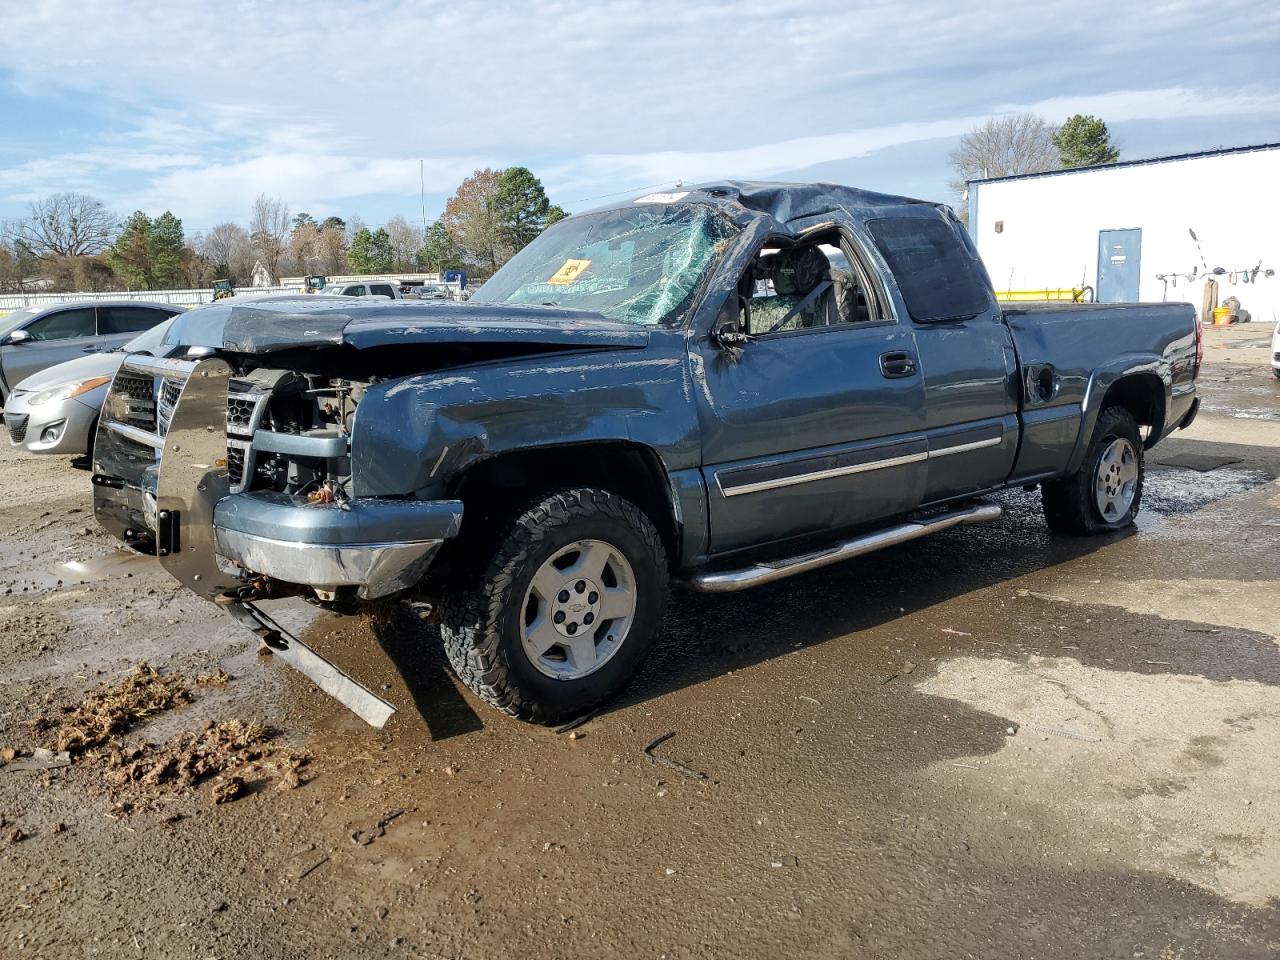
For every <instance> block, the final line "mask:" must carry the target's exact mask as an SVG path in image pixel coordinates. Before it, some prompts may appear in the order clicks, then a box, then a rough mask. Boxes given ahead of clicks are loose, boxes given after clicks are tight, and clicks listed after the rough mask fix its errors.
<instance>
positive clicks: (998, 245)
mask: <svg viewBox="0 0 1280 960" xmlns="http://www.w3.org/2000/svg"><path fill="white" fill-rule="evenodd" d="M969 231H970V233H971V234H972V235H973V238H974V240H975V242H976V243H977V245H978V250H979V252H980V253H981V254H982V258H983V260H984V261H985V262H986V264H987V269H988V270H989V271H990V273H991V280H992V283H993V284H994V285H995V287H996V290H997V292H1000V293H1001V294H1002V296H1003V297H1004V298H1006V299H1027V298H1030V297H1033V296H1035V297H1036V298H1037V299H1039V298H1043V295H1044V294H1043V292H1044V291H1055V290H1062V289H1069V288H1083V287H1088V288H1091V289H1092V290H1093V292H1094V294H1095V296H1096V299H1097V300H1099V301H1103V302H1117V301H1130V300H1145V301H1161V300H1176V301H1187V302H1190V303H1194V304H1195V305H1196V306H1197V307H1198V308H1199V307H1201V306H1202V305H1203V303H1204V296H1205V281H1206V279H1207V278H1209V277H1212V278H1213V279H1214V280H1215V281H1216V282H1217V302H1218V303H1219V304H1221V303H1222V302H1223V301H1224V300H1226V299H1227V298H1228V297H1230V296H1235V297H1236V298H1238V299H1239V301H1240V306H1241V307H1242V308H1243V309H1244V310H1247V311H1249V312H1250V313H1251V314H1252V317H1253V320H1254V321H1255V322H1263V321H1272V322H1274V321H1275V320H1277V319H1280V144H1277V143H1270V144H1263V145H1260V146H1252V147H1236V148H1231V149H1221V150H1211V151H1206V152H1204V153H1190V154H1184V155H1182V156H1175V157H1158V158H1154V159H1150V160H1131V161H1125V162H1121V163H1116V164H1111V165H1109V166H1101V167H1085V168H1083V169H1078V170H1055V171H1052V172H1049V173H1036V174H1027V175H1024V176H1013V177H1000V178H997V179H991V180H975V181H972V182H971V183H970V184H969ZM1193 232H1194V237H1193V235H1192V234H1193ZM1218 270H1221V272H1220V273H1219V272H1217V271H1218ZM1037 291H1039V292H1040V295H1039V296H1037V294H1036V292H1037ZM1010 292H1012V294H1011V293H1010ZM1050 296H1051V295H1050Z"/></svg>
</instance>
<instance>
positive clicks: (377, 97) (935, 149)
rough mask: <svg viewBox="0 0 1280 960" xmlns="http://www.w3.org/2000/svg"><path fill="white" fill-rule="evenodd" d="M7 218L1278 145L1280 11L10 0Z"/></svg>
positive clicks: (1, 185)
mask: <svg viewBox="0 0 1280 960" xmlns="http://www.w3.org/2000/svg"><path fill="white" fill-rule="evenodd" d="M0 22H2V23H3V29H0V219H3V218H6V217H14V216H20V215H21V214H22V213H23V211H24V210H25V207H26V204H27V202H28V201H29V200H30V199H32V198H34V197H38V196H42V195H45V194H48V193H51V192H55V191H61V190H77V191H82V192H86V193H90V194H93V195H94V196H97V197H100V198H101V199H102V200H104V201H105V202H106V203H107V204H108V205H109V206H110V207H111V208H112V209H114V210H117V211H119V212H121V213H128V212H129V211H132V210H134V209H142V210H144V211H146V212H148V213H151V214H153V215H154V214H158V213H160V212H162V211H163V210H165V209H171V210H173V211H174V212H175V213H176V214H178V216H180V217H182V218H183V220H184V222H185V224H186V226H187V229H188V231H193V230H196V229H201V228H206V227H208V226H210V225H212V224H214V223H217V222H219V221H222V220H227V219H230V220H237V221H240V222H244V221H246V220H247V219H248V214H249V206H250V204H251V202H252V200H253V198H254V197H255V196H256V195H257V194H259V193H263V192H265V193H268V194H273V195H277V196H280V197H283V198H284V199H285V200H286V201H287V202H288V203H289V205H290V207H291V208H292V209H293V210H294V211H298V210H306V211H309V212H311V213H312V214H314V215H319V216H326V215H329V214H337V215H339V216H342V217H350V216H351V215H353V214H358V215H359V216H360V217H362V218H363V219H364V220H365V221H366V222H368V223H371V224H377V223H381V222H383V221H385V220H386V219H387V218H388V217H390V216H392V215H394V214H396V213H403V214H406V215H408V216H410V217H418V216H420V215H421V212H420V204H419V198H418V187H419V162H420V161H422V162H423V163H424V168H425V175H426V176H425V179H426V193H427V196H426V207H427V216H428V218H434V217H435V216H436V215H437V213H438V212H439V210H440V208H441V207H442V205H443V202H444V199H445V198H446V197H447V195H448V194H450V193H451V192H452V191H453V189H454V188H455V187H456V186H457V184H458V182H459V181H460V180H461V179H462V178H463V177H464V176H466V175H467V174H469V173H471V171H473V170H474V169H476V168H478V167H483V166H504V165H508V164H517V163H518V164H523V165H525V166H528V167H530V168H531V169H532V170H533V171H534V172H535V173H537V174H538V175H539V176H540V177H541V178H542V179H543V181H544V183H545V184H546V186H547V188H548V191H549V193H550V194H551V197H552V199H553V200H554V201H556V202H558V203H560V204H561V205H563V206H564V207H566V208H567V209H569V210H571V211H573V210H582V209H586V208H587V207H590V206H594V205H597V204H598V203H599V202H600V199H599V198H601V197H604V196H607V195H612V194H620V193H627V192H633V191H638V190H643V189H649V188H654V187H658V186H665V185H668V184H671V183H673V182H674V181H676V180H677V179H682V180H684V181H686V182H694V181H697V180H701V179H710V178H717V179H719V178H725V177H758V178H768V179H825V180H833V181H839V182H845V183H851V184H855V185H858V186H865V187H869V188H872V189H878V190H885V191H888V192H893V193H905V194H910V195H915V196H924V197H929V198H937V199H948V192H947V188H946V181H947V179H948V176H949V170H948V165H947V154H948V152H949V151H950V149H951V148H952V146H953V145H954V143H955V139H956V137H958V136H959V135H960V134H961V133H963V132H964V131H965V130H966V129H967V128H969V127H970V126H972V125H973V124H975V123H977V122H980V121H981V120H982V119H983V118H986V117H989V116H992V115H995V114H999V113H1002V112H1008V111H1014V110H1033V111H1036V112H1039V113H1042V114H1044V115H1045V116H1046V117H1048V118H1050V119H1053V120H1061V119H1063V118H1065V117H1066V116H1068V115H1069V114H1071V113H1075V112H1085V113H1093V114H1096V115H1099V116H1102V117H1103V118H1104V119H1105V120H1106V121H1107V122H1108V124H1109V125H1110V126H1111V129H1112V132H1113V134H1114V135H1115V138H1116V139H1117V140H1118V141H1119V145H1120V147H1121V149H1122V153H1123V155H1124V156H1125V157H1126V158H1134V157H1142V156H1158V155H1162V154H1168V153H1180V152H1185V151H1191V150H1199V149H1206V148H1212V147H1216V146H1220V145H1226V146H1230V145H1240V144H1250V143H1263V142H1271V141H1280V68H1278V67H1277V64H1278V63H1280V6H1278V7H1272V6H1271V5H1270V4H1268V3H1258V2H1256V0H1255V2H1251V3H1243V2H1235V0H1216V2H1213V3H1208V2H1171V3H1157V2H1148V3H1129V2H1125V0H1109V2H1092V0H1072V2H1057V0H1040V2H1037V3H1034V4H1017V3H1008V2H999V0H988V2H984V3H964V2H957V0H915V2H912V0H893V2H859V0H846V2H844V3H837V4H829V3H828V4H815V3H812V2H792V0H773V2H756V0H744V2H732V3H731V2H706V3H700V2H690V0H627V2H613V0H596V2H593V3H582V2H546V0H530V2H526V3H506V2H502V0H484V2H473V0H448V2H434V0H416V2H409V0H361V2H354V0H348V2H341V3H337V2H324V0H312V2H309V3H283V2H279V3H276V2H267V0H243V2H235V0H219V2H216V3H208V2H199V3H197V2H185V0H167V2H164V3H157V2H155V0H147V2H133V0H93V2H90V3H86V2H83V0H0Z"/></svg>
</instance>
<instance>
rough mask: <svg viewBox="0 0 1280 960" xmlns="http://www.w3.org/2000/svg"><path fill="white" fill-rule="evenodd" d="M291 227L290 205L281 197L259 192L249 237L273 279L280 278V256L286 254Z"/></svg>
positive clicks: (254, 203)
mask: <svg viewBox="0 0 1280 960" xmlns="http://www.w3.org/2000/svg"><path fill="white" fill-rule="evenodd" d="M289 227H290V223H289V205H288V204H286V203H285V202H284V201H283V200H281V199H280V198H279V197H268V196H267V195H266V194H265V193H262V194H259V195H258V199H257V200H255V201H253V213H252V215H251V216H250V217H249V237H250V239H251V240H252V241H253V252H254V253H256V254H257V255H258V259H259V260H261V261H262V265H263V266H264V267H266V268H267V273H269V274H271V279H272V281H276V280H279V279H280V258H281V257H282V256H284V252H285V246H286V241H287V240H288V238H289Z"/></svg>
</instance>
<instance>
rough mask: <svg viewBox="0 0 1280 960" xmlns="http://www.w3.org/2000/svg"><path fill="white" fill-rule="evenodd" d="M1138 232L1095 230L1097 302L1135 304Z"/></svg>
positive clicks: (1139, 264) (1139, 263)
mask: <svg viewBox="0 0 1280 960" xmlns="http://www.w3.org/2000/svg"><path fill="white" fill-rule="evenodd" d="M1141 268H1142V231H1141V230H1140V229H1139V230H1099V231H1098V302H1099V303H1135V302H1136V301H1137V299H1138V284H1139V281H1140V280H1141V279H1142V273H1141Z"/></svg>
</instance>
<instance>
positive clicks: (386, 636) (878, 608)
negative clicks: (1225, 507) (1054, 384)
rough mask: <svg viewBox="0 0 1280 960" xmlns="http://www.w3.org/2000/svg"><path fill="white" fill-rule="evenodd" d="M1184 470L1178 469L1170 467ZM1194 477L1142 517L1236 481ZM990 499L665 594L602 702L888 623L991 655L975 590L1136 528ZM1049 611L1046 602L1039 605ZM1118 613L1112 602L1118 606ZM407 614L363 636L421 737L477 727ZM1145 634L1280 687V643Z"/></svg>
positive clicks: (1225, 490) (625, 702)
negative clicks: (653, 629) (1070, 524)
mask: <svg viewBox="0 0 1280 960" xmlns="http://www.w3.org/2000/svg"><path fill="white" fill-rule="evenodd" d="M1184 472H1185V473H1190V471H1177V473H1178V474H1182V473H1184ZM1164 474H1165V471H1163V470H1160V471H1153V473H1152V477H1153V478H1154V479H1153V481H1152V488H1153V489H1152V492H1153V497H1152V499H1153V501H1157V502H1158V501H1159V500H1160V497H1158V496H1156V494H1157V493H1159V492H1160V488H1161V486H1162V485H1163V486H1164V487H1166V488H1169V487H1172V486H1177V485H1178V484H1183V485H1185V484H1186V483H1187V482H1188V481H1187V478H1185V477H1181V476H1174V475H1173V474H1172V473H1170V475H1169V476H1164ZM1266 480H1267V477H1266V476H1265V474H1262V473H1256V480H1255V481H1254V482H1253V484H1252V485H1255V486H1256V485H1260V484H1262V483H1265V482H1266ZM1204 486H1205V489H1206V490H1209V491H1211V492H1210V493H1209V494H1208V495H1207V498H1206V496H1204V495H1198V496H1197V497H1196V499H1195V502H1193V503H1189V502H1187V501H1186V500H1185V498H1183V497H1181V496H1175V497H1173V498H1170V497H1168V496H1163V502H1164V503H1165V504H1167V505H1166V506H1161V507H1157V508H1156V509H1155V510H1153V511H1151V513H1152V515H1153V516H1154V517H1155V518H1156V520H1157V521H1158V520H1159V518H1160V517H1163V516H1171V515H1173V514H1177V513H1184V512H1187V510H1188V509H1195V508H1199V507H1201V506H1204V505H1206V504H1207V503H1208V502H1211V501H1212V500H1213V499H1219V498H1220V497H1221V496H1227V495H1230V494H1233V493H1238V492H1239V487H1236V486H1226V487H1223V486H1222V485H1220V484H1219V485H1216V486H1215V485H1214V484H1206V485H1204ZM1219 488H1221V489H1219ZM1166 493H1167V490H1166ZM996 500H997V501H998V502H999V503H1001V505H1002V506H1003V507H1004V509H1005V515H1004V516H1003V517H1002V518H1001V519H1000V520H999V521H997V522H996V523H994V524H991V525H989V526H978V527H965V528H959V529H955V530H950V531H946V532H944V533H941V534H938V535H936V536H934V537H929V538H925V539H923V540H918V541H914V542H912V543H908V544H903V545H901V546H898V547H894V548H890V549H887V550H883V551H880V552H877V553H874V554H870V555H867V556H864V557H859V558H856V559H853V560H849V561H846V562H845V563H841V564H837V565H835V566H832V567H828V568H826V569H823V570H818V571H814V572H811V573H808V574H804V575H801V576H797V577H795V578H793V579H789V580H785V581H781V582H779V583H776V584H771V585H768V586H764V587H758V588H755V589H753V590H748V591H744V592H742V593H740V594H735V595H718V596H717V595H706V594H695V593H688V592H683V591H676V592H675V593H674V594H673V597H672V604H671V609H670V612H669V614H668V617H667V621H666V624H665V626H664V629H663V632H662V635H661V636H659V637H658V638H657V640H656V641H655V646H654V649H653V651H651V653H650V656H649V658H648V660H647V661H646V665H645V667H644V668H643V669H642V671H641V673H640V674H639V676H638V677H637V678H636V679H635V680H634V681H633V682H632V683H631V684H630V685H629V686H628V687H627V688H626V689H625V690H624V691H623V692H622V693H621V694H620V695H619V696H618V697H617V698H615V699H614V700H613V701H612V702H610V703H609V704H608V705H606V706H605V707H604V709H603V712H610V711H613V710H616V709H619V708H622V707H626V706H630V705H634V704H637V703H642V702H644V701H647V700H650V699H653V698H656V697H660V696H662V695H664V694H666V693H669V692H672V691H674V690H678V689H681V688H685V687H689V686H693V685H695V684H698V683H701V682H703V681H706V680H709V679H712V678H715V677H718V676H721V675H724V674H725V673H727V672H728V671H734V670H740V669H744V668H746V667H750V666H754V665H756V664H759V663H762V662H765V661H768V660H771V659H774V658H777V657H780V656H784V655H786V654H789V653H792V652H794V651H797V650H803V649H805V648H812V647H816V646H819V645H822V644H825V643H828V642H829V641H832V640H836V639H838V638H841V637H847V636H850V635H853V634H859V633H863V632H866V631H870V630H874V629H876V628H879V627H883V626H885V625H887V624H891V623H893V624H895V633H897V634H899V636H896V637H894V638H893V639H894V640H896V641H901V645H904V646H909V647H910V648H911V649H912V651H913V653H912V654H911V655H912V656H913V657H917V658H919V657H923V658H925V659H928V658H929V657H933V656H936V657H939V658H940V657H943V656H955V655H960V654H962V653H964V652H965V650H966V648H969V649H974V650H983V651H984V652H986V653H990V652H991V649H992V648H991V647H979V646H976V644H977V643H978V642H980V641H976V640H966V639H965V637H966V635H968V634H971V633H974V632H975V630H980V631H985V632H986V634H987V635H988V636H990V637H994V638H997V639H1000V640H1007V639H1008V637H1009V636H1010V633H1011V630H1012V627H1011V624H1010V622H1009V619H1008V616H1007V615H1006V611H1003V610H1001V609H999V608H997V607H996V606H995V605H994V604H993V602H992V601H991V599H990V598H984V597H982V596H981V592H982V591H983V590H984V589H986V588H989V587H992V586H995V585H997V584H1000V583H1003V582H1007V581H1010V580H1013V579H1016V578H1018V577H1022V576H1025V575H1027V574H1032V573H1036V572H1039V571H1044V570H1047V569H1050V568H1053V567H1055V566H1058V565H1061V564H1066V563H1070V562H1072V561H1076V560H1079V559H1080V558H1082V557H1085V556H1086V555H1088V554H1091V553H1094V552H1096V551H1098V550H1101V549H1103V548H1105V547H1107V546H1110V545H1112V544H1118V543H1121V542H1123V541H1125V540H1127V539H1128V538H1130V537H1132V536H1135V535H1137V534H1135V532H1134V531H1132V530H1129V531H1125V532H1122V533H1117V534H1113V535H1109V536H1100V537H1088V538H1077V537H1062V536H1053V535H1051V534H1050V533H1049V531H1048V529H1047V528H1046V527H1045V525H1044V521H1043V519H1042V515H1041V512H1040V504H1039V495H1038V494H1026V493H1023V492H1022V491H1009V492H1006V493H1003V494H1001V495H1000V496H999V497H997V498H996ZM966 595H973V597H972V599H967V598H966ZM957 598H966V599H962V600H961V603H962V605H961V607H959V608H958V609H957V608H954V606H953V607H952V608H949V610H948V616H950V617H952V618H962V619H960V622H957V623H956V624H955V627H958V628H959V629H958V630H957V629H953V627H952V625H950V624H942V623H933V622H932V621H933V620H934V619H936V618H934V617H931V616H929V614H928V611H929V610H930V609H931V608H933V607H935V606H937V605H939V604H942V603H944V602H947V601H953V600H956V599H957ZM1056 615H1057V614H1056V613H1055V611H1053V610H1046V611H1044V612H1043V613H1042V614H1040V616H1042V617H1047V618H1052V617H1054V616H1056ZM1120 615H1122V611H1117V616H1120ZM408 616H409V614H408V613H405V612H402V613H400V614H398V615H396V616H392V617H388V618H378V623H377V625H376V626H375V633H376V635H377V637H378V640H379V642H380V643H381V645H382V647H383V649H384V650H385V651H386V653H387V655H388V656H389V657H390V658H391V660H392V661H393V662H394V664H395V666H396V668H397V670H398V671H399V672H400V675H401V676H402V678H403V679H404V682H405V684H406V686H407V687H408V689H409V692H410V694H411V696H412V697H413V699H414V702H415V705H416V706H417V708H418V710H419V712H420V713H421V714H422V717H423V720H424V721H425V722H426V724H427V727H428V728H429V730H430V732H431V736H432V739H435V740H439V739H445V738H447V737H451V736H457V735H459V734H463V733H468V732H472V731H474V730H477V729H480V728H482V727H483V725H484V724H483V711H485V709H486V708H485V707H483V705H481V704H478V703H476V707H475V709H473V707H472V703H473V702H474V701H472V700H471V699H470V698H469V697H464V696H463V694H462V693H461V691H460V689H459V685H458V683H457V681H456V680H455V679H454V678H453V676H452V674H451V673H450V672H449V667H448V665H447V664H446V663H445V660H444V656H443V654H442V653H441V649H440V644H439V642H438V640H437V639H435V638H434V636H432V637H424V636H423V629H422V628H423V624H421V623H417V624H413V623H410V622H409V620H408V619H407V618H408ZM431 632H432V634H434V627H432V628H431ZM1150 644H1154V646H1151V645H1148V646H1144V647H1143V648H1142V651H1141V657H1144V658H1146V661H1145V662H1151V661H1153V660H1154V661H1168V662H1169V663H1170V666H1167V667H1165V669H1166V670H1167V671H1169V672H1186V673H1190V674H1194V675H1197V676H1206V677H1210V678H1212V679H1225V678H1229V677H1236V678H1247V679H1256V680H1259V681H1261V682H1266V683H1275V684H1280V650H1277V649H1276V648H1275V647H1274V645H1272V644H1265V645H1260V644H1259V643H1258V642H1257V638H1256V637H1253V636H1252V635H1250V634H1248V633H1247V632H1245V631H1229V630H1228V631H1222V635H1221V636H1218V637H1216V638H1215V642H1214V647H1213V650H1212V651H1211V652H1204V653H1203V655H1199V656H1197V655H1193V652H1191V651H1189V650H1188V649H1187V644H1186V643H1185V640H1184V641H1183V642H1182V643H1181V644H1178V643H1177V641H1176V640H1174V639H1168V638H1165V639H1163V640H1161V639H1153V640H1151V641H1150ZM1012 645H1013V644H1012V643H1010V646H1012ZM1046 646H1051V644H1046ZM1136 649H1137V648H1136V647H1135V648H1132V649H1129V648H1126V649H1125V650H1116V649H1104V650H1093V651H1089V650H1078V649H1076V650H1073V651H1071V652H1072V654H1073V655H1075V656H1078V657H1079V658H1080V659H1082V660H1086V661H1094V662H1096V663H1098V664H1099V665H1105V666H1107V667H1109V668H1114V669H1124V662H1125V661H1126V659H1128V658H1129V657H1136V656H1138V654H1136V653H1134V652H1133V650H1136ZM873 654H874V655H873ZM1157 654H1160V655H1159V656H1157ZM843 657H844V659H845V660H848V659H849V657H852V658H853V660H854V662H853V663H851V664H849V665H848V666H849V669H852V670H865V671H867V672H869V673H871V674H873V675H875V674H876V673H877V671H879V672H883V669H884V668H883V650H882V648H881V647H879V646H878V647H876V649H875V651H868V652H867V653H865V654H862V655H860V654H858V653H857V652H856V648H855V652H854V653H851V654H850V653H847V652H846V654H844V655H843ZM1172 664H1177V666H1173V665H1172ZM1148 669H1149V668H1148ZM476 710H480V711H481V713H480V715H477V712H476Z"/></svg>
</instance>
